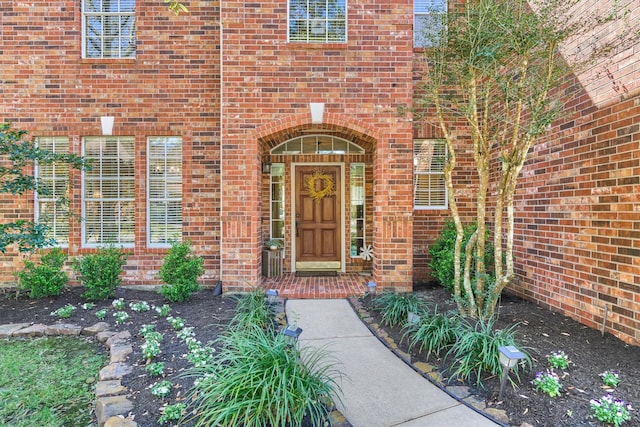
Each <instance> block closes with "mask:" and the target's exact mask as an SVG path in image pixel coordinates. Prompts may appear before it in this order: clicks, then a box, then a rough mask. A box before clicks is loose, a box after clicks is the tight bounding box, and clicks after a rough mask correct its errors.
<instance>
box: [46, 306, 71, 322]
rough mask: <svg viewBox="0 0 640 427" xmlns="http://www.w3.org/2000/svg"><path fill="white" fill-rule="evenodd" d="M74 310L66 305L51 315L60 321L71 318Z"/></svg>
mask: <svg viewBox="0 0 640 427" xmlns="http://www.w3.org/2000/svg"><path fill="white" fill-rule="evenodd" d="M75 309H76V308H75V307H74V306H72V305H71V304H67V305H65V306H64V307H60V308H59V309H57V310H55V311H52V312H51V315H52V316H56V317H59V318H60V319H68V318H69V317H71V315H72V314H73V312H74V311H75Z"/></svg>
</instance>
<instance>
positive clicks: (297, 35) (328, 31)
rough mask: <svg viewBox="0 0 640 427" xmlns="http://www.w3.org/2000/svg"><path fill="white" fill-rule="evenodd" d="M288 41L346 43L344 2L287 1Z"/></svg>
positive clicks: (334, 0) (343, 0)
mask: <svg viewBox="0 0 640 427" xmlns="http://www.w3.org/2000/svg"><path fill="white" fill-rule="evenodd" d="M289 41H291V42H306V43H342V42H345V41H347V5H346V0H289Z"/></svg>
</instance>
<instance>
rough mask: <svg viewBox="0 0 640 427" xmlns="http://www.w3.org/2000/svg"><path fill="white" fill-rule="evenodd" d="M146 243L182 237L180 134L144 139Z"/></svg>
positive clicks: (161, 244)
mask: <svg viewBox="0 0 640 427" xmlns="http://www.w3.org/2000/svg"><path fill="white" fill-rule="evenodd" d="M147 153H148V155H147V175H148V179H147V184H148V185H147V244H148V245H149V246H152V247H164V246H169V245H170V244H171V242H172V241H179V240H180V239H181V238H182V138H180V137H175V136H154V137H149V138H148V139H147Z"/></svg>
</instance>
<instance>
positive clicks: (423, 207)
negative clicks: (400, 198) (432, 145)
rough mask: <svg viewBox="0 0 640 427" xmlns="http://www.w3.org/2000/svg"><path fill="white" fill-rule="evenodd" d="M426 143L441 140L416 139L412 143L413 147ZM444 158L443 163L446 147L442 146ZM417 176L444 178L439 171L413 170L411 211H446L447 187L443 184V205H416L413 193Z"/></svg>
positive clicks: (447, 200) (447, 203)
mask: <svg viewBox="0 0 640 427" xmlns="http://www.w3.org/2000/svg"><path fill="white" fill-rule="evenodd" d="M428 141H443V140H441V139H416V140H414V141H413V144H414V147H415V144H416V143H420V144H421V143H424V142H428ZM444 150H445V151H444V156H445V159H444V161H446V157H447V153H448V151H447V145H446V144H444ZM415 155H416V154H415V148H414V152H413V158H414V168H415ZM418 175H442V176H444V172H441V171H428V172H416V171H415V169H414V172H413V209H414V210H417V211H418V210H442V209H448V208H449V190H448V188H447V185H446V183H445V185H444V204H443V205H432V206H429V205H418V204H416V197H415V191H416V176H418Z"/></svg>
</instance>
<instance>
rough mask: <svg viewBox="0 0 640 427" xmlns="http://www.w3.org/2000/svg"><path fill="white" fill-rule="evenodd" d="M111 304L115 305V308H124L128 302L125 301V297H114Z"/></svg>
mask: <svg viewBox="0 0 640 427" xmlns="http://www.w3.org/2000/svg"><path fill="white" fill-rule="evenodd" d="M111 305H112V306H113V308H115V309H116V310H124V308H125V307H126V304H125V302H124V298H118V299H114V300H113V301H112V302H111Z"/></svg>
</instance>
